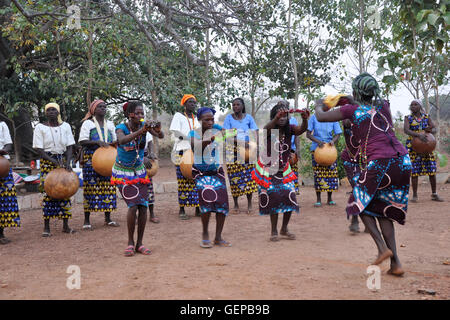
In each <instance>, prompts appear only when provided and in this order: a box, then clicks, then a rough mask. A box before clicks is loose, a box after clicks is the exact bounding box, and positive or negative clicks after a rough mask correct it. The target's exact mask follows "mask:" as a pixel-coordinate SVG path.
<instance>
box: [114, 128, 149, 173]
mask: <svg viewBox="0 0 450 320" xmlns="http://www.w3.org/2000/svg"><path fill="white" fill-rule="evenodd" d="M142 126H143V124H141V126H140V127H142ZM118 129H120V130H122V131H123V133H124V134H125V135H129V134H130V130H128V127H127V126H126V125H125V123H121V124H119V125H117V126H116V131H117V130H118ZM137 139H138V143H137V144H138V146H136V140H133V141H130V142H128V143H127V144H121V145H119V146H118V147H117V162H119V163H120V164H122V165H124V166H127V167H134V168H136V167H138V166H139V165H141V164H142V161H143V160H144V150H145V145H146V136H145V134H144V135H142V136H140V137H139V138H137ZM136 147H138V148H139V149H138V150H139V153H137V152H136Z"/></svg>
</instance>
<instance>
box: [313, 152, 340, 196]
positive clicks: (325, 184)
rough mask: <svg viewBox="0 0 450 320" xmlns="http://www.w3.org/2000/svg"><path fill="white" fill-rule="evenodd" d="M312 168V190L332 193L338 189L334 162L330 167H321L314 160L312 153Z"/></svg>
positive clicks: (335, 163)
mask: <svg viewBox="0 0 450 320" xmlns="http://www.w3.org/2000/svg"><path fill="white" fill-rule="evenodd" d="M311 158H312V167H313V172H314V188H315V189H316V191H317V192H333V191H336V190H337V189H338V185H339V179H338V169H337V162H336V161H335V162H334V163H333V164H332V165H331V166H326V167H325V166H321V165H319V164H318V163H317V162H316V160H315V159H314V152H312V153H311Z"/></svg>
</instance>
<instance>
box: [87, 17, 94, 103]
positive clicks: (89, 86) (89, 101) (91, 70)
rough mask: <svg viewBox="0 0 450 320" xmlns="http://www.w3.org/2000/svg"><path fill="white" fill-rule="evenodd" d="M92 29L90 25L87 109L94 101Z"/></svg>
mask: <svg viewBox="0 0 450 320" xmlns="http://www.w3.org/2000/svg"><path fill="white" fill-rule="evenodd" d="M92 33H93V30H92V27H91V25H90V24H89V47H88V64H89V71H88V72H89V80H88V87H87V92H86V103H87V107H88V108H89V107H90V105H91V101H92V100H91V99H92V74H93V69H94V67H93V63H92V44H93V40H92Z"/></svg>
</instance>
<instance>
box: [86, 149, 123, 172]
mask: <svg viewBox="0 0 450 320" xmlns="http://www.w3.org/2000/svg"><path fill="white" fill-rule="evenodd" d="M116 157H117V149H116V148H114V147H112V146H109V147H100V148H98V149H97V150H95V152H94V154H93V156H92V168H94V170H95V172H97V173H98V174H99V175H102V176H104V177H110V176H111V175H112V168H113V166H114V163H115V162H116Z"/></svg>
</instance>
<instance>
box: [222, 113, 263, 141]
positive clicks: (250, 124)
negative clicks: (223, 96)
mask: <svg viewBox="0 0 450 320" xmlns="http://www.w3.org/2000/svg"><path fill="white" fill-rule="evenodd" d="M223 128H224V129H237V132H238V134H237V139H239V140H243V141H249V140H250V139H249V136H248V130H258V126H257V125H256V122H255V120H254V119H253V117H252V116H251V115H249V114H245V117H244V118H243V119H242V120H235V119H234V118H233V116H232V114H229V115H227V116H226V118H225V121H224V122H223Z"/></svg>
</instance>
